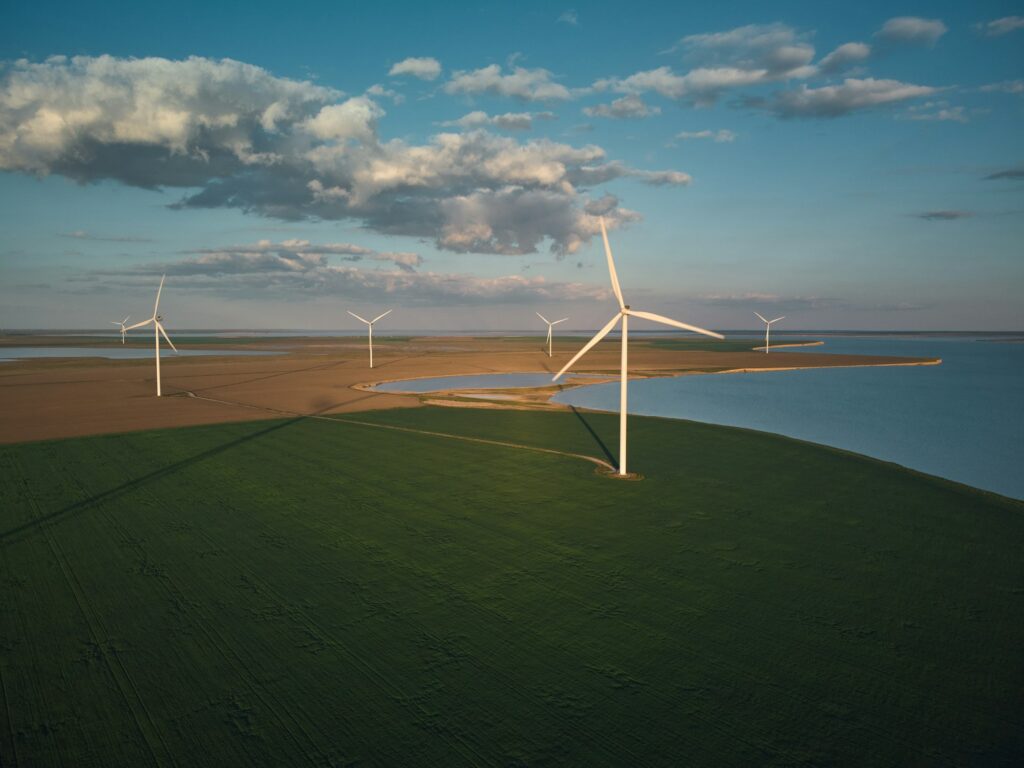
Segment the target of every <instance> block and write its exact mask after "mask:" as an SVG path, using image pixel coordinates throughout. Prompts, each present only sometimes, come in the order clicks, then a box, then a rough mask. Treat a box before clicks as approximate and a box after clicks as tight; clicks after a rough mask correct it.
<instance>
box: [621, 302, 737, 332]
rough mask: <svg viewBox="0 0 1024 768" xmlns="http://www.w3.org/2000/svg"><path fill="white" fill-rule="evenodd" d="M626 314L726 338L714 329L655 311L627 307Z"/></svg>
mask: <svg viewBox="0 0 1024 768" xmlns="http://www.w3.org/2000/svg"><path fill="white" fill-rule="evenodd" d="M626 314H627V315H631V316H633V317H640V318H643V319H644V320H653V321H654V322H655V323H661V324H662V325H672V326H675V327H676V328H682V329H683V330H684V331H693V332H694V333H703V334H704V335H705V336H711V337H712V338H715V339H724V338H725V336H723V335H722V334H720V333H715V332H714V331H708V330H705V329H704V328H698V327H697V326H696V325H688V324H687V323H681V322H679V321H678V320H673V319H672V318H671V317H664V316H662V315H656V314H654V313H653V312H638V311H637V310H635V309H627V310H626Z"/></svg>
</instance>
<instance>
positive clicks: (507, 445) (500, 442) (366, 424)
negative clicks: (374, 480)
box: [185, 390, 615, 472]
mask: <svg viewBox="0 0 1024 768" xmlns="http://www.w3.org/2000/svg"><path fill="white" fill-rule="evenodd" d="M185 392H186V394H187V395H188V396H189V397H192V398H195V399H196V400H206V401H208V402H212V403H219V404H221V405H236V406H238V407H240V408H251V409H253V410H257V411H269V412H271V413H278V414H281V415H282V416H292V417H294V416H299V417H302V418H307V419H319V420H321V421H330V422H341V423H342V424H355V425H357V426H361V427H375V428H377V429H391V430H394V431H396V432H409V433H412V434H416V435H427V436H429V437H444V438H448V439H449V440H462V441H464V442H467V443H478V444H483V445H496V446H499V447H501V448H517V449H519V450H523V451H534V452H536V453H548V454H552V455H555V456H567V457H569V458H572V459H582V460H583V461H589V462H590V463H591V464H596V465H597V466H598V467H601V468H602V469H606V470H608V471H609V472H614V471H615V467H613V466H612V465H611V464H610V463H609V462H607V461H605V460H604V459H599V458H598V457H597V456H588V455H587V454H585V453H572V452H570V451H559V450H556V449H554V448H541V447H540V446H537V445H525V444H524V443H509V442H506V441H504V440H490V439H488V438H486V437H470V436H469V435H454V434H451V433H450V432H434V431H432V430H428V429H416V428H415V427H400V426H397V425H395V424H377V423H375V422H372V421H360V420H358V419H350V418H346V417H344V416H324V415H323V414H319V413H308V414H303V413H296V412H295V411H285V410H281V409H279V408H270V407H268V406H262V405H250V404H249V403H239V402H233V401H231V400H219V399H216V398H212V397H204V396H203V395H197V394H196V393H194V392H190V391H188V390H186V391H185Z"/></svg>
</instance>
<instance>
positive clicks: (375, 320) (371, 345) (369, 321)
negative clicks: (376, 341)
mask: <svg viewBox="0 0 1024 768" xmlns="http://www.w3.org/2000/svg"><path fill="white" fill-rule="evenodd" d="M345 311H346V312H348V313H349V314H350V315H352V317H354V318H355V319H356V320H361V321H362V322H364V323H366V327H367V328H368V329H369V334H370V336H369V340H370V367H371V368H373V324H374V323H376V322H377V321H378V320H380V319H381V318H382V317H385V316H387V315H390V314H391V313H392V312H393V311H394V310H390V309H389V310H388V311H387V312H385V313H384V314H383V315H377V316H376V317H375V318H373V320H366V319H364V318H362V317H360V316H359V315H357V314H356V313H355V312H349V311H348V310H347V309H346V310H345Z"/></svg>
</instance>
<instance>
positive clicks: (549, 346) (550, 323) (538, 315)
mask: <svg viewBox="0 0 1024 768" xmlns="http://www.w3.org/2000/svg"><path fill="white" fill-rule="evenodd" d="M537 317H539V318H540V319H541V320H543V321H544V322H545V323H547V324H548V357H551V329H552V328H553V327H555V326H556V325H558V324H559V323H564V322H565V321H566V320H568V319H569V318H568V317H563V318H562V319H561V320H555V321H554V322H552V321H551V320H548V319H547V318H546V317H544V315H542V314H541V313H540V312H538V313H537Z"/></svg>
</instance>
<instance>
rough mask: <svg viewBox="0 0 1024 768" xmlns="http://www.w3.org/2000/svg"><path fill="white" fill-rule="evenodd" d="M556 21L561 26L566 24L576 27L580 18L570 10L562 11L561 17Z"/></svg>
mask: <svg viewBox="0 0 1024 768" xmlns="http://www.w3.org/2000/svg"><path fill="white" fill-rule="evenodd" d="M556 21H560V22H562V23H563V24H568V25H569V26H570V27H575V26H578V25H579V23H580V17H579V15H578V14H577V13H576V11H574V10H572V9H571V8H570V9H569V10H568V11H562V15H561V16H559V17H558V18H557V19H556Z"/></svg>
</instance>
